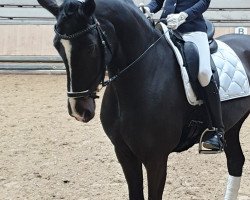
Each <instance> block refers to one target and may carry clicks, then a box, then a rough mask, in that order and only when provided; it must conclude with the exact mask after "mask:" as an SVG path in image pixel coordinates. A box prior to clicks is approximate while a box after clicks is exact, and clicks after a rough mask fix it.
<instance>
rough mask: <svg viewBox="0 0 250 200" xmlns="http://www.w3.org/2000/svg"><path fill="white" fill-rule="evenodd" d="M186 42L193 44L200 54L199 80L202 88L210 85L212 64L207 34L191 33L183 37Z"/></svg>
mask: <svg viewBox="0 0 250 200" xmlns="http://www.w3.org/2000/svg"><path fill="white" fill-rule="evenodd" d="M183 39H184V40H185V41H189V42H193V43H194V44H195V45H196V46H197V48H198V52H199V74H198V80H199V82H200V84H201V86H202V87H205V86H207V85H208V84H209V82H210V79H211V76H212V69H211V64H210V50H209V44H208V38H207V34H206V33H205V32H200V31H197V32H190V33H186V34H184V35H183Z"/></svg>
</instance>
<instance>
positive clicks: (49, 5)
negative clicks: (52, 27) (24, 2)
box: [37, 0, 59, 17]
mask: <svg viewBox="0 0 250 200" xmlns="http://www.w3.org/2000/svg"><path fill="white" fill-rule="evenodd" d="M37 1H38V3H39V4H40V5H41V6H42V7H44V8H45V9H46V10H48V11H49V12H50V13H52V14H53V15H54V16H55V17H57V16H58V13H59V6H58V4H57V2H56V0H37Z"/></svg>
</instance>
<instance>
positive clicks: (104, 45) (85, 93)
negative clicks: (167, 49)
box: [54, 17, 165, 99]
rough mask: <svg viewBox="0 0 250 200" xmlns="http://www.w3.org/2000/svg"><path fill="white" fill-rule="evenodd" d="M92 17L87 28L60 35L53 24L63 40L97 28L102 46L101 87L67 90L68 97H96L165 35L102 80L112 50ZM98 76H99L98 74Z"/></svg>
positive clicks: (99, 26)
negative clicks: (74, 90) (91, 21)
mask: <svg viewBox="0 0 250 200" xmlns="http://www.w3.org/2000/svg"><path fill="white" fill-rule="evenodd" d="M93 19H94V22H95V23H94V24H92V25H90V26H89V27H88V28H86V29H84V30H81V31H79V32H76V33H73V34H72V35H66V34H64V35H62V34H60V33H59V31H58V30H57V26H56V25H55V28H54V31H55V33H56V35H57V36H58V37H59V38H61V39H64V40H71V39H74V38H77V37H79V36H81V35H83V34H86V33H88V32H90V31H92V30H94V29H96V30H97V33H98V36H99V38H100V40H101V45H102V48H103V52H104V54H103V55H104V64H105V67H104V69H103V71H102V74H101V81H100V82H99V83H98V85H99V84H101V85H102V87H101V88H100V89H99V90H91V89H88V90H85V91H80V92H67V95H68V97H69V98H87V97H91V98H94V99H95V98H98V96H97V95H96V92H99V91H100V90H101V89H102V88H104V87H106V86H108V85H109V84H111V83H112V82H113V81H115V80H116V79H117V78H119V77H120V76H121V74H123V73H124V72H125V71H127V70H128V69H129V68H131V67H132V66H133V65H134V64H136V63H137V62H138V61H139V60H141V59H142V57H143V56H144V55H145V54H146V53H147V52H148V51H149V50H150V49H151V48H153V47H154V46H155V45H156V44H157V43H158V42H159V41H160V40H161V38H162V37H163V36H164V35H165V33H163V34H162V35H161V36H160V37H159V38H158V39H157V40H156V41H155V42H154V43H152V44H151V45H150V46H149V47H148V48H147V49H146V50H145V51H144V52H143V53H142V54H141V55H140V56H139V57H137V58H136V59H135V60H134V61H133V62H131V63H130V64H129V65H127V66H126V67H125V68H124V69H122V70H121V71H119V72H118V73H117V74H116V75H114V76H112V77H110V78H109V79H108V80H106V81H104V79H105V72H106V71H108V66H109V64H110V62H111V59H112V55H113V54H112V50H111V45H110V44H109V42H108V40H107V36H106V35H105V33H104V31H103V30H102V28H101V25H100V23H99V22H98V20H97V19H96V18H95V17H93ZM108 51H109V53H110V58H109V57H108ZM98 77H99V76H98Z"/></svg>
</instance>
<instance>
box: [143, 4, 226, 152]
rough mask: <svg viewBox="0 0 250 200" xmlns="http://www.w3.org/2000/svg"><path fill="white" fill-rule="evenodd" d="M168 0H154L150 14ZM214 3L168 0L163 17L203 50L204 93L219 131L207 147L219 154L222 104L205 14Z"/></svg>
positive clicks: (202, 77)
mask: <svg viewBox="0 0 250 200" xmlns="http://www.w3.org/2000/svg"><path fill="white" fill-rule="evenodd" d="M163 2H164V0H151V2H150V3H149V4H148V5H147V6H145V7H144V9H143V10H144V11H147V12H148V13H156V12H158V11H159V10H160V9H161V8H162V6H163ZM209 4H210V0H166V2H165V5H164V7H163V12H162V15H161V18H166V20H167V26H168V28H171V29H173V30H177V31H178V32H180V33H181V34H182V36H183V39H184V40H185V41H190V42H193V43H194V44H195V45H196V46H197V48H198V51H199V59H200V63H199V74H198V80H199V82H200V84H201V86H202V88H203V90H204V94H205V95H204V98H205V99H204V100H205V103H206V104H207V107H208V110H209V115H210V118H211V120H212V125H213V126H214V127H215V128H216V131H215V134H214V136H213V137H212V138H211V139H209V140H207V141H205V142H204V143H203V146H204V147H205V148H208V149H211V150H214V151H219V150H222V149H223V148H224V147H223V142H224V125H223V122H222V113H221V102H220V96H219V91H218V87H217V84H216V82H215V80H214V78H213V75H212V70H211V64H210V51H209V44H208V38H207V34H206V30H207V27H206V24H205V20H204V18H203V16H202V14H203V13H204V12H205V11H206V10H207V9H208V7H209Z"/></svg>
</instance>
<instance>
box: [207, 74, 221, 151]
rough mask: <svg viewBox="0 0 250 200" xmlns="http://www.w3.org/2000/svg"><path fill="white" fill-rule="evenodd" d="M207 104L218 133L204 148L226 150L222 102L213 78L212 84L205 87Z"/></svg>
mask: <svg viewBox="0 0 250 200" xmlns="http://www.w3.org/2000/svg"><path fill="white" fill-rule="evenodd" d="M204 92H205V99H204V100H205V103H206V105H207V108H208V111H209V114H210V118H211V121H212V125H213V126H214V127H215V128H216V131H215V133H214V135H213V137H212V138H210V139H208V140H206V141H205V142H204V143H203V146H204V147H205V148H207V149H211V150H213V151H222V150H223V149H224V144H225V139H224V133H225V132H224V125H223V121H222V112H221V102H220V95H219V90H218V87H217V83H216V82H215V80H214V78H213V76H212V78H211V80H210V83H209V84H208V85H207V86H206V87H204Z"/></svg>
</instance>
